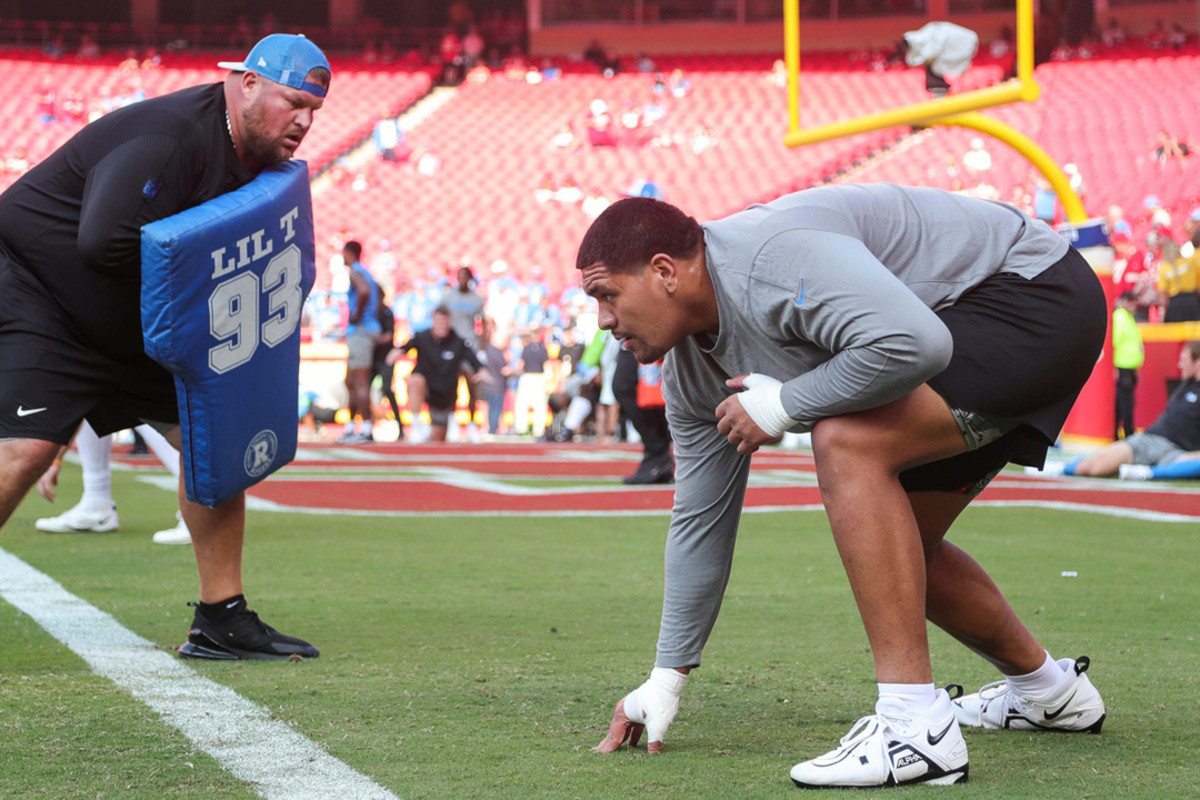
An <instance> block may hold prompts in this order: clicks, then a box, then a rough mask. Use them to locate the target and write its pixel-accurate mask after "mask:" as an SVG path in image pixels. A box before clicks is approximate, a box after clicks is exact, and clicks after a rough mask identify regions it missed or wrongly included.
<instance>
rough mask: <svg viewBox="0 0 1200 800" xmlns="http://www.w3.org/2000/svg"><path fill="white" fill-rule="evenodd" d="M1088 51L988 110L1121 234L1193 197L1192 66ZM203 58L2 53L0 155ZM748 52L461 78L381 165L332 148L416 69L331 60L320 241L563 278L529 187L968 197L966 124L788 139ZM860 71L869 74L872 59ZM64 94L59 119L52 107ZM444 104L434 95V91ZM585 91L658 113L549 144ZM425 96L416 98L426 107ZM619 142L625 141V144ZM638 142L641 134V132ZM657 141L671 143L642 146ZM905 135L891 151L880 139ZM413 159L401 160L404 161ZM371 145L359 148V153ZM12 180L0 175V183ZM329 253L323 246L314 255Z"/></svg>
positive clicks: (839, 61) (556, 222)
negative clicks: (1032, 98)
mask: <svg viewBox="0 0 1200 800" xmlns="http://www.w3.org/2000/svg"><path fill="white" fill-rule="evenodd" d="M1110 55H1115V56H1118V57H1106V58H1103V59H1096V60H1087V61H1069V62H1051V63H1047V64H1044V65H1042V66H1040V67H1039V68H1038V70H1037V73H1036V75H1037V79H1038V81H1039V83H1040V84H1041V85H1042V87H1043V95H1042V98H1041V99H1040V100H1039V101H1038V102H1037V103H1034V104H1022V105H1014V106H1010V107H1003V108H997V109H992V110H989V111H987V112H985V113H988V114H991V115H994V116H995V117H997V118H998V119H1001V120H1003V121H1005V122H1007V123H1009V124H1011V125H1013V126H1014V127H1015V128H1017V129H1018V130H1020V131H1022V132H1024V133H1026V134H1027V135H1029V136H1031V137H1032V138H1033V139H1034V140H1035V141H1037V142H1039V143H1040V144H1041V145H1042V146H1043V147H1044V148H1045V149H1046V150H1047V151H1048V152H1049V153H1050V155H1051V156H1052V157H1053V158H1054V159H1055V160H1056V161H1058V162H1059V163H1060V164H1061V163H1065V162H1072V163H1074V164H1076V165H1077V166H1078V169H1079V172H1080V174H1081V176H1082V177H1083V180H1084V185H1085V192H1084V200H1085V203H1086V205H1087V207H1088V209H1089V210H1090V211H1091V213H1093V214H1103V213H1104V211H1105V209H1106V208H1107V207H1108V205H1110V204H1113V203H1116V204H1119V205H1121V206H1123V207H1124V208H1125V209H1126V212H1127V215H1128V217H1129V219H1130V221H1131V222H1132V223H1133V224H1134V226H1135V233H1136V234H1137V235H1139V236H1143V235H1144V234H1145V233H1146V231H1147V230H1148V215H1146V214H1145V213H1143V209H1142V198H1143V197H1144V196H1146V195H1149V194H1155V195H1157V196H1158V197H1159V198H1160V199H1161V201H1162V203H1163V205H1164V206H1165V207H1166V208H1167V209H1168V210H1170V211H1171V212H1172V213H1173V214H1174V215H1175V216H1176V218H1177V219H1178V218H1181V217H1182V215H1185V214H1186V213H1187V212H1188V211H1189V210H1190V209H1191V208H1192V207H1193V206H1196V205H1200V197H1198V195H1200V188H1197V181H1196V177H1197V172H1198V171H1200V157H1195V156H1193V157H1191V158H1188V159H1184V160H1182V161H1175V162H1171V163H1166V164H1162V163H1159V162H1157V161H1156V160H1155V159H1154V158H1153V156H1152V152H1151V151H1152V150H1153V148H1154V146H1155V141H1156V135H1157V132H1158V130H1159V129H1164V128H1165V129H1167V130H1169V131H1171V132H1172V133H1174V134H1176V135H1178V136H1180V137H1181V138H1183V139H1185V140H1186V139H1188V138H1191V137H1195V136H1196V131H1197V130H1198V129H1200V125H1198V124H1197V123H1198V122H1200V119H1198V117H1200V112H1198V111H1197V109H1196V107H1195V105H1194V104H1193V103H1190V102H1189V98H1190V97H1191V94H1192V92H1191V86H1190V82H1191V78H1190V76H1194V75H1195V74H1196V70H1197V67H1198V66H1200V56H1197V55H1196V54H1195V50H1194V48H1192V49H1190V50H1189V51H1187V52H1184V53H1176V52H1174V51H1149V50H1147V49H1146V48H1145V47H1144V46H1143V45H1125V46H1123V48H1122V49H1120V50H1114V51H1111V53H1110ZM216 60H217V57H216V56H211V57H210V56H206V55H189V56H186V57H180V56H176V55H172V56H170V57H169V58H168V61H167V63H166V65H164V66H163V67H161V68H157V69H150V70H130V69H123V68H122V67H121V66H119V65H118V61H117V60H116V59H115V58H114V59H110V60H109V61H108V62H107V63H91V64H79V63H65V62H58V61H51V60H47V59H45V58H43V57H41V56H40V55H12V54H9V55H7V56H5V57H4V58H3V61H2V62H0V63H2V68H3V69H4V71H5V74H6V75H7V76H9V78H10V80H9V81H8V86H9V89H8V91H7V92H6V93H5V94H4V95H2V96H0V132H2V133H3V134H4V136H3V142H4V143H3V145H0V159H14V157H16V158H15V160H16V161H17V162H19V161H20V158H19V156H20V154H24V158H26V159H27V160H28V161H29V162H31V163H36V162H37V161H39V160H40V159H42V158H44V157H45V156H46V155H47V154H48V153H50V152H52V151H53V150H54V148H56V147H58V146H59V145H61V144H62V143H63V142H64V141H66V139H67V138H69V137H70V136H71V135H72V134H73V133H74V132H75V131H76V130H77V129H78V128H79V126H80V125H82V124H83V121H84V119H86V117H87V115H88V114H89V113H91V112H93V111H94V110H95V108H96V107H98V106H99V105H100V104H101V102H110V103H111V102H114V101H115V99H116V98H119V97H122V96H127V95H130V94H133V93H135V92H136V91H138V90H139V89H140V90H142V91H144V92H145V94H146V95H147V96H154V95H158V94H162V93H165V92H169V91H173V90H175V89H178V88H182V87H184V86H188V85H193V84H196V83H202V82H206V81H212V80H218V79H220V77H221V74H222V73H221V72H220V71H219V70H217V69H215V67H213V66H211V65H212V63H213V62H215V61H216ZM771 61H772V59H770V58H766V57H763V56H726V55H721V56H707V57H699V56H689V57H681V58H674V59H670V60H668V59H659V67H660V69H663V70H664V71H666V70H669V69H671V68H674V67H677V66H678V67H682V68H684V69H686V71H687V77H688V79H689V81H690V84H691V87H690V90H689V91H688V92H687V93H686V95H685V96H682V97H674V96H672V95H671V93H670V92H669V91H668V92H666V93H661V94H656V93H655V92H654V75H653V74H649V73H621V74H618V75H617V76H615V77H613V78H604V77H601V76H599V75H597V74H595V72H594V69H593V68H591V67H590V66H584V65H580V64H578V63H575V64H566V65H563V66H565V67H566V69H565V71H564V72H563V74H562V75H561V77H559V78H557V79H554V80H545V81H542V82H540V83H531V82H528V81H526V80H512V79H508V78H505V77H503V76H502V75H501V74H499V73H495V74H493V75H492V76H491V79H490V80H487V81H486V82H471V81H469V82H467V83H465V84H463V86H461V87H460V88H458V89H456V90H450V91H451V92H452V94H451V95H450V96H449V99H448V100H446V101H445V102H442V103H441V104H440V105H439V106H438V108H437V109H436V110H434V111H432V113H430V114H429V115H428V116H427V117H425V118H423V119H422V120H420V121H419V122H416V123H415V124H413V126H412V127H411V130H409V132H408V134H407V137H408V144H409V145H410V146H411V147H412V148H414V151H413V158H411V159H410V160H409V161H408V162H402V163H393V162H385V161H382V160H380V159H378V158H377V157H374V156H373V155H372V154H371V153H370V152H369V151H366V152H365V155H364V154H361V153H360V154H359V157H356V158H341V156H343V155H346V154H348V153H350V152H351V151H352V150H353V148H355V147H356V146H358V145H360V144H362V143H363V142H364V141H365V140H366V139H367V137H368V136H369V134H370V131H371V129H372V126H373V125H374V123H375V122H376V120H377V119H378V118H379V115H380V113H381V111H387V112H388V113H389V114H394V113H397V112H399V111H401V110H403V109H404V108H407V107H409V106H410V105H411V104H412V103H413V102H414V101H415V100H417V99H418V98H420V97H422V96H424V95H426V93H427V92H428V91H429V89H430V86H431V78H430V73H429V71H409V70H401V69H396V68H385V67H382V66H379V65H368V64H365V63H363V62H361V61H355V60H352V59H341V60H336V59H335V62H334V68H335V71H336V76H335V87H334V88H335V90H334V91H333V92H331V94H330V97H329V100H328V103H327V105H326V107H325V109H324V110H323V111H322V112H321V114H320V118H319V119H320V121H319V124H318V125H316V126H315V127H314V129H313V133H312V135H311V137H310V138H309V140H308V141H306V142H305V143H304V145H303V146H302V147H301V150H300V152H299V155H300V157H303V158H306V159H307V160H308V161H309V163H310V167H311V168H312V169H313V171H314V173H316V172H320V171H322V170H328V180H325V181H322V182H320V183H319V184H318V185H317V188H316V190H315V192H314V196H315V204H316V219H317V225H318V242H319V243H320V244H322V245H327V243H328V242H330V241H331V240H333V239H335V238H336V237H338V236H342V235H352V236H355V237H357V238H359V239H361V240H363V241H364V242H365V243H366V245H367V247H368V250H370V249H372V248H373V247H374V246H375V245H376V244H377V243H378V242H379V241H380V240H382V239H387V240H389V241H390V242H391V243H392V247H393V251H394V253H395V255H396V257H397V260H398V262H399V264H400V270H399V273H398V274H399V275H401V276H405V277H408V278H422V277H425V276H427V275H428V274H429V273H430V272H431V271H432V272H435V273H437V274H438V275H439V276H440V275H442V274H443V273H444V270H445V269H446V268H447V267H448V266H450V265H451V264H453V263H457V262H458V261H459V260H461V259H464V258H466V259H469V260H470V261H471V262H472V263H473V264H475V265H476V266H480V265H486V264H489V263H490V262H491V261H493V260H495V259H504V260H505V261H507V262H508V263H509V264H510V265H512V267H513V272H514V273H515V274H516V276H517V277H523V276H527V275H528V274H529V272H530V271H531V270H532V269H533V267H535V266H537V267H540V268H541V269H542V270H543V271H544V273H545V276H546V280H547V281H548V282H549V283H550V284H551V286H552V287H559V286H561V285H563V284H564V283H567V282H570V281H572V280H573V270H572V267H573V264H572V259H573V256H574V248H575V245H576V243H577V242H578V240H579V238H580V237H581V236H582V233H583V231H584V230H585V229H586V227H587V225H588V223H589V221H590V217H589V216H588V215H587V214H585V213H584V211H583V210H582V207H581V203H580V202H578V201H577V200H576V201H573V202H559V201H556V200H549V201H545V200H546V198H545V197H542V198H541V200H543V201H544V202H539V198H536V197H535V190H537V189H539V187H540V186H541V185H542V184H543V182H546V183H550V184H552V185H553V186H554V187H561V186H562V185H563V184H568V183H569V184H574V185H577V186H578V187H579V189H580V191H581V194H582V195H584V196H587V195H603V196H604V197H605V198H606V199H607V200H609V201H611V200H615V199H617V198H618V197H619V196H620V195H621V194H622V193H623V192H625V191H628V190H629V188H630V187H631V186H632V185H633V184H634V183H635V182H637V181H651V182H653V183H654V184H655V185H657V186H658V187H659V189H660V190H661V191H662V192H663V194H664V196H665V197H666V198H667V199H669V200H671V201H673V202H675V203H677V204H679V205H681V206H682V207H684V208H685V209H686V210H687V211H689V212H690V213H692V214H694V215H696V216H697V217H699V218H711V217H715V216H719V215H722V214H726V213H729V212H731V211H733V210H736V209H738V208H740V207H742V206H743V205H745V204H746V203H748V202H753V201H759V200H765V199H769V198H771V197H774V196H776V195H778V194H780V193H783V192H786V191H792V190H796V189H800V188H804V187H807V186H810V185H814V184H819V183H822V182H825V181H829V180H835V179H837V180H854V181H880V180H889V181H897V182H902V183H919V184H925V185H933V186H941V187H944V188H951V189H953V188H963V189H971V188H973V186H974V184H975V183H977V182H978V181H977V179H972V178H971V176H969V175H966V174H964V171H963V169H962V163H961V158H962V155H963V154H964V153H965V152H966V151H967V149H968V142H969V140H970V139H971V138H972V137H973V136H975V135H976V134H975V133H974V132H971V131H965V130H957V129H942V128H934V129H931V130H929V131H924V132H920V133H919V134H918V135H916V136H910V135H909V130H908V129H907V128H897V129H892V130H887V131H877V132H873V133H868V134H862V135H860V136H856V137H853V138H850V139H845V140H839V141H835V142H827V143H822V144H817V145H812V146H809V147H805V148H799V149H795V150H789V149H788V148H786V147H784V146H783V144H782V136H783V132H784V128H785V125H786V116H785V115H786V102H785V94H784V90H783V87H782V86H781V85H780V83H779V81H778V80H776V79H775V78H776V76H773V75H772V73H771ZM980 61H981V65H980V66H976V67H974V68H973V69H972V70H971V71H970V72H968V73H967V75H966V76H964V78H963V79H962V82H961V84H960V86H959V87H958V88H959V89H969V88H975V87H978V86H984V85H987V84H989V83H993V82H995V81H996V80H998V79H999V77H1000V73H1001V70H1000V67H999V66H997V65H996V64H995V63H994V62H991V63H990V62H989V61H988V60H987V59H986V58H983V59H980ZM804 64H805V74H804V78H803V83H802V107H801V120H802V124H803V125H804V126H813V125H818V124H822V123H825V122H830V121H834V120H837V119H844V118H847V117H851V116H857V115H860V114H862V113H863V112H864V111H867V110H875V109H880V108H886V107H893V106H897V105H903V104H908V103H912V102H916V101H919V100H921V99H923V98H924V97H925V94H924V90H923V82H922V76H921V74H920V72H919V71H917V70H904V69H900V70H883V71H878V70H877V69H876V68H874V67H878V65H879V64H878V60H877V59H876V60H875V61H874V62H873V61H871V59H868V58H865V57H862V56H859V55H853V54H845V53H843V54H821V55H819V56H813V57H808V56H806V57H805V61H804ZM873 64H874V67H873V66H872V65H873ZM50 89H52V90H53V92H54V94H55V99H56V101H57V102H56V114H57V116H58V119H57V120H56V121H53V122H41V121H39V113H40V112H39V100H40V99H41V95H42V93H43V92H44V91H46V90H50ZM69 95H73V96H74V99H75V100H76V106H77V110H76V112H75V116H74V117H71V116H69V115H68V116H66V117H65V118H64V113H63V102H62V101H63V100H64V99H65V98H67V97H68V96H69ZM443 99H444V98H443ZM594 100H603V101H604V103H605V104H606V105H607V107H608V108H609V110H610V112H611V113H612V114H613V115H614V116H615V117H620V115H621V114H622V113H623V112H624V111H626V110H629V109H640V110H644V109H645V107H646V105H647V104H650V103H654V104H656V105H658V106H659V107H660V109H661V111H662V112H663V118H662V119H661V120H660V121H659V122H657V123H656V124H655V125H653V126H651V127H650V128H649V129H647V132H645V133H643V134H640V136H641V139H642V140H643V141H642V142H641V144H640V145H634V144H630V143H625V144H621V145H619V146H591V145H588V144H587V143H586V142H584V143H583V144H581V146H579V147H556V146H554V145H553V144H552V140H553V139H554V137H555V135H556V134H557V133H559V132H560V131H562V129H563V127H564V125H565V124H567V123H571V124H572V125H573V126H574V129H575V132H576V134H577V135H578V136H579V137H580V139H586V135H585V134H586V132H585V121H586V119H587V117H588V113H589V106H590V105H591V103H592V102H593V101H594ZM431 107H432V106H431ZM626 138H628V137H626ZM651 140H653V141H651ZM662 144H669V146H657V145H662ZM898 144H903V146H902V147H896V146H895V145H898ZM987 149H988V150H989V151H990V153H991V156H992V169H991V170H990V172H989V175H988V177H987V178H986V182H987V183H988V184H990V185H991V186H993V187H994V188H995V193H996V195H997V196H999V197H1000V198H1002V199H1006V200H1009V199H1016V200H1018V201H1020V202H1024V201H1025V199H1026V198H1027V196H1028V194H1029V191H1030V188H1029V187H1030V180H1031V170H1030V168H1029V166H1028V165H1027V164H1026V163H1025V162H1024V160H1023V159H1021V158H1020V157H1019V156H1018V155H1017V154H1016V153H1014V152H1011V151H1009V150H1008V149H1007V148H1006V147H1004V146H1003V145H1001V144H1000V143H998V142H995V141H990V140H989V141H988V142H987ZM423 153H428V154H430V155H431V156H432V157H431V158H427V159H426V161H425V162H423V163H422V164H421V166H422V169H421V170H418V169H417V168H416V163H417V161H418V156H419V155H420V154H423ZM367 156H370V157H367ZM16 177H17V173H16V172H4V173H0V189H2V188H3V187H5V186H7V185H8V184H9V183H11V182H12V181H13V180H15V179H16ZM329 254H330V252H329V251H328V250H327V249H326V250H324V251H323V254H322V258H321V259H320V260H321V261H322V262H323V261H325V260H326V258H327V256H328V255H329Z"/></svg>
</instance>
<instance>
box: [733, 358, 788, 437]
mask: <svg viewBox="0 0 1200 800" xmlns="http://www.w3.org/2000/svg"><path fill="white" fill-rule="evenodd" d="M742 385H743V386H745V387H746V390H745V391H743V392H742V393H741V394H739V395H738V400H739V401H740V402H741V404H742V408H744V409H746V413H747V414H749V415H750V419H752V420H754V424H755V425H757V426H758V427H759V428H761V429H762V432H763V433H765V434H767V435H768V436H770V437H771V438H773V439H778V438H779V437H780V436H783V434H785V433H787V432H788V430H790V429H791V428H792V427H793V426H794V425H795V424H796V420H794V419H792V418H791V417H789V416H788V413H787V412H786V411H784V410H783V400H782V397H781V396H782V394H783V384H782V383H780V382H779V381H777V380H775V379H774V378H772V377H771V376H770V375H761V374H759V373H757V372H752V373H750V374H749V375H747V376H746V378H745V380H743V381H742Z"/></svg>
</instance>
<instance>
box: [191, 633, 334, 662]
mask: <svg viewBox="0 0 1200 800" xmlns="http://www.w3.org/2000/svg"><path fill="white" fill-rule="evenodd" d="M205 638H206V639H207V637H205ZM318 655H320V654H319V653H318V652H317V651H316V649H315V648H314V650H313V655H311V656H306V655H304V654H303V653H264V652H262V651H261V650H239V649H238V648H236V647H223V646H221V645H218V644H215V643H213V642H212V641H211V640H207V641H205V642H195V641H192V639H191V637H188V640H187V641H186V642H184V643H183V644H182V645H180V647H179V657H180V658H195V659H204V660H207V661H290V660H292V659H294V658H316V657H317V656H318Z"/></svg>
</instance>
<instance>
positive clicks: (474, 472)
mask: <svg viewBox="0 0 1200 800" xmlns="http://www.w3.org/2000/svg"><path fill="white" fill-rule="evenodd" d="M338 450H339V449H338V448H336V447H334V446H324V447H322V446H318V447H313V446H309V445H306V446H304V448H303V452H302V460H299V461H297V462H296V463H295V464H293V465H291V466H290V467H288V468H285V469H284V470H282V471H281V472H280V473H279V477H278V478H277V479H272V480H268V481H266V482H264V483H262V484H259V485H258V486H256V487H254V489H253V490H251V494H252V495H253V496H255V497H258V498H261V499H263V500H268V501H271V502H273V503H276V504H279V505H283V506H289V507H295V508H312V509H322V510H339V509H341V510H347V511H360V512H361V511H382V512H391V513H403V512H404V511H411V512H417V513H447V514H453V513H464V512H465V513H481V512H483V513H486V512H488V511H495V512H498V513H514V512H516V513H520V512H522V511H526V512H530V513H554V512H564V513H565V512H582V513H605V512H609V513H612V512H624V513H637V512H665V511H669V510H670V508H671V504H672V502H673V498H674V492H673V491H672V490H671V487H669V486H657V487H634V486H624V485H622V484H620V483H618V482H617V481H616V480H615V478H617V477H619V476H623V475H628V474H630V473H631V472H632V471H633V470H634V469H635V467H636V464H637V458H638V456H639V455H640V451H639V449H638V448H635V447H625V446H594V445H593V446H588V445H549V446H547V445H536V444H497V445H490V444H489V445H474V446H471V445H453V444H451V445H423V446H417V447H413V446H405V445H378V446H375V447H366V448H358V449H355V450H353V451H352V452H353V456H354V457H352V458H337V455H345V454H346V453H345V451H346V450H347V448H340V452H338ZM323 451H327V452H323ZM327 456H328V457H327ZM812 463H813V462H812V457H811V455H809V454H808V453H805V452H800V453H791V452H787V451H777V450H769V451H766V452H763V453H761V454H759V455H756V456H755V459H754V462H753V465H752V470H753V471H754V472H759V473H768V472H769V473H772V474H773V475H774V476H776V477H778V478H783V479H785V480H786V477H787V473H789V472H794V473H796V480H797V481H798V482H799V483H800V485H783V486H751V487H750V488H749V489H748V490H747V493H746V507H747V508H748V509H754V508H795V507H812V506H817V505H819V504H820V502H821V499H820V493H819V491H818V490H817V487H816V486H815V483H814V484H809V483H808V482H809V481H812V480H813V477H814V476H813V474H812V473H813V466H812ZM313 469H319V470H321V472H323V473H324V472H327V473H328V475H312V476H311V477H309V476H307V475H304V474H302V472H301V470H304V471H310V470H313ZM430 469H443V470H447V469H448V470H451V471H453V473H454V474H456V475H459V476H461V478H462V480H458V479H456V478H454V477H453V476H449V477H446V478H438V479H433V478H428V479H427V478H421V477H417V475H415V474H414V475H413V476H412V477H405V478H403V479H399V478H394V477H391V476H389V475H387V474H379V475H367V476H359V477H355V478H353V479H347V478H343V479H338V477H337V475H338V473H339V472H347V471H351V470H357V471H360V472H363V471H365V472H376V471H384V472H394V473H398V474H400V475H402V474H403V473H404V472H406V471H409V470H412V471H414V472H417V471H428V470H430ZM513 475H520V476H528V477H537V476H544V477H545V478H547V481H548V486H550V487H553V484H552V482H551V481H552V480H553V479H555V478H564V477H566V478H586V477H596V478H597V479H598V481H597V484H596V486H594V487H562V488H548V489H546V490H545V491H538V490H536V489H529V488H528V487H525V488H513V486H512V485H511V484H509V485H505V484H504V483H503V482H502V481H503V477H504V476H513ZM463 483H467V484H470V485H462V484H463ZM980 501H982V502H984V503H987V502H1015V503H1030V504H1068V505H1071V506H1079V507H1085V508H1086V507H1092V508H1113V509H1128V510H1130V511H1134V512H1148V513H1152V514H1173V515H1180V516H1185V517H1195V518H1197V519H1200V490H1190V489H1178V488H1172V487H1165V486H1155V485H1153V484H1130V483H1116V482H1114V483H1113V484H1112V488H1108V487H1106V486H1104V485H1103V484H1101V483H1099V482H1096V481H1079V480H1072V479H1063V480H1046V479H1042V478H1027V477H1025V476H1023V475H1017V474H1015V473H1013V474H1004V475H1002V476H1001V477H1000V478H998V479H997V481H996V482H995V483H994V484H993V485H992V486H991V487H989V488H988V489H987V490H986V491H985V492H984V493H983V495H982V496H981V497H980Z"/></svg>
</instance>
